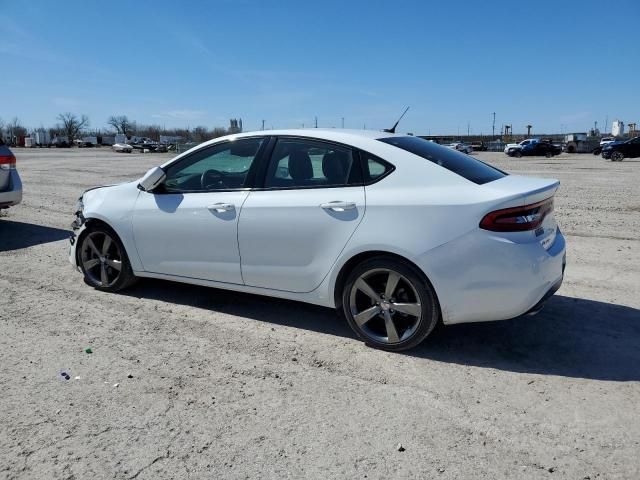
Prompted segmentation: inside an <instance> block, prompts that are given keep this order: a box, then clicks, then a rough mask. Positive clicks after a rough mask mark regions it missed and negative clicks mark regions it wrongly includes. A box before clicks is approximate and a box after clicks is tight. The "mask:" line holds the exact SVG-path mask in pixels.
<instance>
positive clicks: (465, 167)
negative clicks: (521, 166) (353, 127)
mask: <svg viewBox="0 0 640 480" xmlns="http://www.w3.org/2000/svg"><path fill="white" fill-rule="evenodd" d="M378 140H379V141H380V142H383V143H388V144H389V145H393V146H394V147H398V148H400V149H402V150H406V151H407V152H411V153H413V154H415V155H418V156H419V157H422V158H425V159H427V160H429V161H430V162H433V163H435V164H437V165H440V166H441V167H443V168H446V169H447V170H449V171H451V172H453V173H456V174H458V175H460V176H461V177H464V178H466V179H467V180H469V181H471V182H473V183H477V184H478V185H482V184H485V183H489V182H493V181H494V180H498V179H499V178H502V177H504V176H506V175H507V174H506V173H505V172H503V171H501V170H498V169H497V168H494V167H492V166H490V165H487V164H486V163H484V162H481V161H480V160H477V159H475V158H473V157H471V156H469V155H465V154H464V153H461V152H459V151H457V150H452V149H450V148H446V147H443V146H442V145H438V144H437V143H433V142H429V141H427V140H424V139H422V138H419V137H386V138H379V139H378Z"/></svg>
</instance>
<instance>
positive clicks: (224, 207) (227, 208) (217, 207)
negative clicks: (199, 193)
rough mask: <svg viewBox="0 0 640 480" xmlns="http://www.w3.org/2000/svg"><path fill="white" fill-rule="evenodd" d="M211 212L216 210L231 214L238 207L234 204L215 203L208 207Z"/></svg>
mask: <svg viewBox="0 0 640 480" xmlns="http://www.w3.org/2000/svg"><path fill="white" fill-rule="evenodd" d="M207 208H208V209H209V210H215V211H216V212H229V211H231V210H234V209H235V208H236V207H235V206H234V205H233V204H232V203H214V204H213V205H209V206H208V207H207Z"/></svg>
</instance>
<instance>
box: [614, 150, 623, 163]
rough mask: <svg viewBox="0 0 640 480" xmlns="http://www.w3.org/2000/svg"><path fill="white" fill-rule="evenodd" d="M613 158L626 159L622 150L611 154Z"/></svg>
mask: <svg viewBox="0 0 640 480" xmlns="http://www.w3.org/2000/svg"><path fill="white" fill-rule="evenodd" d="M611 160H612V161H614V162H621V161H622V160H624V153H622V152H613V153H612V154H611Z"/></svg>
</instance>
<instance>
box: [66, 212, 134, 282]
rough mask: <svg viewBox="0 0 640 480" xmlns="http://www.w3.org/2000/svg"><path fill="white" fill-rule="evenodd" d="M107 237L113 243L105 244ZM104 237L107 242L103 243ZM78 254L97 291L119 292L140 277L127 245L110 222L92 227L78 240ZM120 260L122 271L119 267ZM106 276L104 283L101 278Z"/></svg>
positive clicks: (89, 280)
mask: <svg viewBox="0 0 640 480" xmlns="http://www.w3.org/2000/svg"><path fill="white" fill-rule="evenodd" d="M107 237H108V238H109V239H110V243H109V245H107V246H106V247H105V243H106V238H107ZM100 239H102V242H103V243H100ZM94 240H96V241H94ZM90 241H91V243H89V242H90ZM96 243H99V245H97V244H96ZM91 244H93V247H95V249H94V248H93V247H92V246H91ZM96 249H97V250H96ZM76 255H77V263H78V265H79V266H80V269H81V270H82V273H83V274H84V281H85V283H86V284H87V285H89V286H91V287H93V288H95V289H96V290H101V291H105V292H117V291H120V290H123V289H125V288H127V287H129V286H130V285H132V284H133V283H135V282H136V280H137V278H136V277H135V275H134V274H133V271H132V270H131V263H130V262H129V257H128V256H127V252H126V250H125V249H124V245H123V244H122V242H121V241H120V238H119V237H118V235H117V234H116V233H115V232H114V231H113V230H112V229H111V228H109V227H107V226H106V225H102V224H98V225H91V226H89V227H88V228H87V229H86V230H85V231H84V232H83V233H82V236H81V237H80V238H79V239H78V247H77V253H76ZM94 262H97V263H95V265H93V266H92V267H90V266H89V265H90V264H91V263H94ZM118 262H119V266H120V270H119V271H118V270H117V265H118ZM102 275H106V277H102ZM104 278H107V281H106V282H104V283H103V281H101V280H103V279H104Z"/></svg>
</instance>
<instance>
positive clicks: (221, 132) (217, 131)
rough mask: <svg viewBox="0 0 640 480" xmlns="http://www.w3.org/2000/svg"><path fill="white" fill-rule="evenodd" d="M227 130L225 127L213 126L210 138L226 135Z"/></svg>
mask: <svg viewBox="0 0 640 480" xmlns="http://www.w3.org/2000/svg"><path fill="white" fill-rule="evenodd" d="M227 133H228V132H227V130H226V129H224V128H222V127H215V128H214V129H213V130H211V138H218V137H222V136H224V135H226V134H227Z"/></svg>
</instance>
